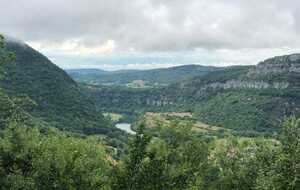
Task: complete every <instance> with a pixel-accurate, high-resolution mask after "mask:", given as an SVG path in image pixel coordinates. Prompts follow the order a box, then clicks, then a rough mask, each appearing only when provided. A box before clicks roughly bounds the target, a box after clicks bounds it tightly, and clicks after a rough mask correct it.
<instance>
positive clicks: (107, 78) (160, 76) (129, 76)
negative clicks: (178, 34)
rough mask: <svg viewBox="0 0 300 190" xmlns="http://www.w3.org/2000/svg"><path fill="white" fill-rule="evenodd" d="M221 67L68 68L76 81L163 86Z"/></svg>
mask: <svg viewBox="0 0 300 190" xmlns="http://www.w3.org/2000/svg"><path fill="white" fill-rule="evenodd" d="M218 69H220V68H215V67H207V66H199V65H185V66H179V67H171V68H166V69H152V70H142V71H138V70H127V71H111V72H109V71H103V70H96V69H77V70H67V72H68V74H69V75H70V76H71V77H72V78H73V79H74V80H76V81H78V82H83V83H87V84H111V85H126V84H129V83H132V82H134V81H138V80H140V81H144V82H145V85H149V86H153V85H156V86H163V85H168V84H171V83H174V82H177V81H181V80H184V79H188V78H192V77H195V76H202V75H205V74H207V73H209V72H212V71H215V70H218Z"/></svg>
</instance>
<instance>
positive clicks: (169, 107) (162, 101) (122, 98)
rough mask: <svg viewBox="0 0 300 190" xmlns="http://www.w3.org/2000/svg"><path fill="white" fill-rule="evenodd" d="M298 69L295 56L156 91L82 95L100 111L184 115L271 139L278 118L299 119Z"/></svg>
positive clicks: (95, 90)
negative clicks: (290, 116)
mask: <svg viewBox="0 0 300 190" xmlns="http://www.w3.org/2000/svg"><path fill="white" fill-rule="evenodd" d="M299 66H300V59H299V55H288V56H282V57H276V58H272V59H268V60H266V61H264V62H261V63H259V64H258V65H257V66H236V67H228V68H225V69H222V70H218V71H214V72H210V73H208V74H206V75H205V76H198V77H194V78H192V79H187V80H183V81H180V82H177V83H174V84H171V85H169V86H167V87H164V88H159V89H143V90H135V89H133V90H131V89H128V88H111V87H103V86H98V87H97V86H88V87H86V88H85V89H86V91H87V92H88V94H89V95H90V96H91V97H92V98H93V99H94V100H95V101H96V102H97V105H98V106H99V107H102V108H103V109H105V111H110V112H119V113H122V112H123V113H126V112H131V114H135V113H145V112H146V111H154V112H164V111H169V112H170V111H176V112H178V111H188V112H192V113H193V117H194V118H195V119H198V120H199V121H202V122H205V123H208V124H212V125H217V126H221V127H226V128H231V129H235V130H238V131H244V132H246V133H248V132H249V133H252V132H256V131H259V132H266V133H273V132H274V131H276V130H277V129H278V126H279V125H280V124H281V122H282V121H283V119H284V116H286V115H296V116H300V102H299V100H300V98H299V96H300V75H299ZM127 114H128V113H127Z"/></svg>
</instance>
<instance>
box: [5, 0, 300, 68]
mask: <svg viewBox="0 0 300 190" xmlns="http://www.w3.org/2000/svg"><path fill="white" fill-rule="evenodd" d="M0 4H1V7H0V32H1V33H4V34H7V35H9V36H13V37H16V38H19V39H21V40H23V41H25V42H26V43H28V44H30V45H31V46H33V47H34V48H36V49H37V50H39V51H41V52H42V53H44V54H45V55H47V56H48V57H49V58H50V59H51V60H52V61H53V62H54V63H56V64H57V65H59V66H60V67H62V68H102V69H108V70H115V69H134V68H137V69H149V68H156V67H169V66H174V65H183V64H202V65H215V66H218V65H219V66H224V65H236V64H256V63H257V62H258V61H260V60H263V59H265V58H268V57H271V56H275V55H282V54H289V53H297V52H300V12H299V10H300V1H298V0H259V1H254V0H9V1H8V0H0Z"/></svg>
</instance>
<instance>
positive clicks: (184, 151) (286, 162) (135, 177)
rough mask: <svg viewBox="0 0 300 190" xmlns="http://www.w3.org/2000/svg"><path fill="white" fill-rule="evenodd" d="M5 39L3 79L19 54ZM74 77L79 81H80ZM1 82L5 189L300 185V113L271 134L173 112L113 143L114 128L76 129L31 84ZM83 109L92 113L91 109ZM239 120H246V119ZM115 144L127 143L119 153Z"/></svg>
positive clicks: (268, 189) (265, 189)
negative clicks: (203, 126) (205, 127)
mask: <svg viewBox="0 0 300 190" xmlns="http://www.w3.org/2000/svg"><path fill="white" fill-rule="evenodd" d="M4 46H5V43H4V42H3V38H2V37H1V40H0V52H1V54H0V55H1V58H0V63H1V65H0V67H1V71H2V72H1V80H2V81H5V80H7V79H6V77H8V76H7V74H9V73H8V72H5V68H7V67H9V66H7V65H9V64H14V62H15V60H16V59H18V54H15V55H14V54H12V53H10V52H9V50H8V49H5V48H4ZM36 69H37V68H36ZM68 80H69V79H68ZM11 85H17V84H11ZM72 85H73V86H75V87H76V83H75V84H72ZM46 87H47V86H42V87H41V88H46ZM75 87H74V88H75ZM35 88H38V87H35ZM0 89H1V90H0V125H1V133H0V184H1V185H0V189H3V190H7V189H12V190H21V189H22V190H26V189H28V190H32V189H40V190H47V189H49V190H50V189H51V190H52V189H57V190H69V189H81V190H86V189H90V190H93V189H95V190H96V189H98V190H121V189H122V190H123V189H124V190H185V189H186V190H202V189H205V190H206V189H210V190H214V189H216V190H217V189H222V190H227V189H228V190H232V189H236V190H238V189H239V190H241V189H242V190H243V189H245V190H251V189H253V190H254V189H255V190H276V189H278V190H282V189H289V190H296V189H299V188H300V178H299V176H300V167H299V166H300V159H299V158H300V120H299V119H297V118H296V117H293V116H292V117H286V118H285V119H284V121H283V122H282V124H281V127H280V129H279V130H278V131H279V133H278V135H276V136H272V137H269V138H263V137H253V138H246V137H241V136H238V135H233V134H232V133H230V132H227V131H225V132H224V135H222V136H207V135H199V133H195V131H194V130H193V127H192V126H191V125H190V124H189V122H187V123H185V124H182V123H180V122H177V121H176V120H174V121H173V122H170V123H157V126H156V127H152V128H149V127H148V126H147V125H148V124H147V122H143V121H141V122H140V123H139V124H138V125H137V127H136V132H137V133H136V135H128V136H125V137H126V139H127V138H128V142H127V140H124V141H126V143H125V145H123V146H115V145H114V141H116V139H112V138H111V137H113V136H114V135H107V132H103V133H101V131H96V132H94V133H93V134H91V133H84V131H76V132H74V130H63V129H62V127H60V126H61V125H60V124H58V125H56V124H55V122H49V121H53V118H57V117H58V116H57V114H56V113H55V112H44V111H43V108H44V107H43V106H44V105H40V104H41V103H42V102H43V101H36V100H35V98H36V96H34V95H33V94H30V93H34V92H31V91H29V92H30V93H29V92H28V94H26V93H25V92H23V93H24V94H23V93H22V96H18V95H19V94H12V93H10V91H7V90H5V88H0ZM78 89H80V88H78ZM16 92H17V91H16ZM26 95H27V96H26ZM82 97H85V96H84V93H83V94H82ZM47 98H49V97H47ZM51 98H53V97H51V96H50V100H51ZM86 98H87V99H88V97H86ZM211 104H213V103H211ZM63 106H65V105H64V104H63ZM35 107H38V109H36V108H35ZM46 108H47V106H46ZM204 108H205V107H204ZM204 108H203V109H204ZM74 109H75V108H74ZM75 110H76V109H75ZM37 112H41V113H40V114H41V115H40V114H39V113H37ZM51 114H53V115H51ZM86 114H87V115H88V114H89V113H86ZM282 114H284V113H282ZM41 116H43V117H41ZM48 116H49V117H48ZM78 117H81V118H82V119H90V115H88V116H87V117H86V118H85V117H83V116H82V115H79V116H78ZM100 119H101V120H103V123H102V125H108V126H103V127H108V129H110V128H113V127H112V126H109V125H110V122H109V121H107V122H106V120H105V119H104V118H103V117H102V116H101V117H100ZM60 122H67V121H66V120H64V121H60ZM87 124H88V125H90V123H87ZM72 125H74V128H75V129H82V126H84V125H83V124H82V123H80V122H79V123H78V125H79V126H78V127H77V126H76V125H77V123H76V121H73V122H72ZM239 125H243V127H245V128H247V127H248V126H247V125H248V123H247V122H245V123H239ZM69 126H70V125H69ZM100 126H101V125H100ZM109 127H110V128H109ZM114 130H116V129H114ZM114 130H111V131H112V132H114ZM104 137H105V138H104ZM118 138H124V135H120V136H119V137H118ZM124 141H122V142H124ZM118 149H122V154H119V153H118Z"/></svg>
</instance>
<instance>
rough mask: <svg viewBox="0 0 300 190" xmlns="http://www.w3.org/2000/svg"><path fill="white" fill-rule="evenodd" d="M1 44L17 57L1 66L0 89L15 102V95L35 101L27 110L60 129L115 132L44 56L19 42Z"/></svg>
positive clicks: (83, 95) (89, 132)
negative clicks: (2, 75)
mask: <svg viewBox="0 0 300 190" xmlns="http://www.w3.org/2000/svg"><path fill="white" fill-rule="evenodd" d="M2 44H4V45H5V51H9V52H13V53H14V54H15V55H16V59H15V60H14V61H13V62H12V63H10V64H5V65H4V66H3V67H4V71H5V72H4V73H5V75H4V77H3V79H2V80H1V82H0V88H2V89H3V91H4V93H5V94H6V95H8V97H10V98H11V99H15V100H16V101H17V102H18V103H20V101H19V100H17V99H19V98H18V97H23V98H25V99H30V101H32V103H33V102H34V104H35V106H34V107H28V106H25V105H24V106H25V107H26V109H25V108H24V109H25V110H26V112H28V113H29V114H30V115H32V116H33V117H35V118H36V119H38V120H43V121H45V122H48V123H49V124H50V125H52V126H55V127H57V128H60V129H63V130H68V131H73V132H78V133H82V132H83V133H86V134H94V133H104V134H107V133H109V132H111V131H114V130H113V129H111V128H110V123H109V122H108V121H107V120H105V119H104V117H103V116H102V114H101V112H99V111H98V110H97V109H96V108H95V106H94V104H93V102H92V101H91V100H90V99H89V98H88V97H87V96H86V95H85V94H84V93H83V92H82V91H81V89H80V88H79V87H78V85H77V84H76V83H75V82H74V81H73V80H72V79H71V78H70V77H69V76H68V75H67V74H66V73H65V72H64V71H63V70H61V69H60V68H58V67H57V66H56V65H54V64H53V63H52V62H51V61H50V60H48V59H47V58H46V57H45V56H43V55H42V54H40V53H39V52H37V51H35V50H34V49H32V48H30V47H29V46H27V45H26V44H22V43H21V42H12V41H9V42H5V43H2ZM0 54H1V53H0ZM1 55H3V53H2V54H1ZM16 97H17V98H16ZM25 102H26V101H25Z"/></svg>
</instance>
